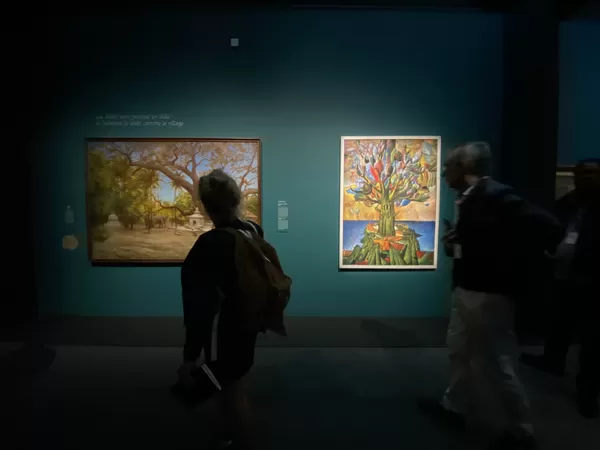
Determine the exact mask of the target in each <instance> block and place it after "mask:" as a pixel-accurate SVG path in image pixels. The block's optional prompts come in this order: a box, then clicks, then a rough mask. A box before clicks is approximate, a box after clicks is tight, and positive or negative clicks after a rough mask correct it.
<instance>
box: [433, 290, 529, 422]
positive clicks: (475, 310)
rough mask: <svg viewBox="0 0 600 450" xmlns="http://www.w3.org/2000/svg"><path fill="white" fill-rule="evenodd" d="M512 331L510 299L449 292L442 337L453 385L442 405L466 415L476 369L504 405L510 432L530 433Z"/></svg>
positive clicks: (512, 309)
mask: <svg viewBox="0 0 600 450" xmlns="http://www.w3.org/2000/svg"><path fill="white" fill-rule="evenodd" d="M513 325H514V305H513V304H512V302H511V300H510V299H509V298H507V297H505V296H503V295H498V294H487V293H484V292H474V291H467V290H465V289H462V288H456V289H455V290H454V292H453V295H452V311H451V316H450V325H449V327H448V336H447V344H448V349H449V353H450V361H451V364H452V379H451V382H450V386H449V387H448V389H447V390H446V393H445V395H444V399H443V401H442V404H443V405H444V406H445V407H446V408H447V409H450V410H453V411H456V412H459V413H462V414H466V413H467V408H468V403H469V397H470V388H471V380H472V373H473V366H477V369H478V372H479V373H481V374H482V376H483V377H484V378H485V381H486V382H487V384H488V385H489V386H490V388H491V389H492V390H493V394H494V395H496V396H497V397H498V398H499V399H500V401H501V402H502V404H503V405H504V408H505V410H506V412H507V414H508V419H509V421H510V428H511V431H515V432H523V431H524V432H526V433H532V432H533V430H532V426H531V421H530V417H529V416H530V409H529V402H528V400H527V395H526V393H525V390H524V388H523V385H522V384H521V382H520V381H519V378H518V377H517V375H516V373H515V370H514V367H515V364H514V358H515V356H516V353H517V351H518V345H517V340H516V336H515V334H514V331H513V330H514V328H513Z"/></svg>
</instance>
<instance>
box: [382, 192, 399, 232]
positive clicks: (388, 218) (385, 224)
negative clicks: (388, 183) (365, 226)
mask: <svg viewBox="0 0 600 450" xmlns="http://www.w3.org/2000/svg"><path fill="white" fill-rule="evenodd" d="M387 191H388V189H387V188H384V189H383V192H382V196H381V208H380V211H379V234H380V235H381V236H395V235H396V229H395V228H394V223H395V217H396V208H394V203H393V202H392V200H391V199H390V194H389V192H387Z"/></svg>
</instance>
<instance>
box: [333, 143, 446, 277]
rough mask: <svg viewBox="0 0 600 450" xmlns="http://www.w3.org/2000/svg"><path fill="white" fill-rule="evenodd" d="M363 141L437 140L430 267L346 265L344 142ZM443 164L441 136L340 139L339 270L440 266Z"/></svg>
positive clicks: (420, 267) (432, 268)
mask: <svg viewBox="0 0 600 450" xmlns="http://www.w3.org/2000/svg"><path fill="white" fill-rule="evenodd" d="M363 139H436V140H437V142H438V148H437V173H436V211H435V216H436V220H435V235H434V245H435V247H434V249H435V251H434V254H433V264H432V265H429V266H357V265H344V141H346V140H363ZM441 164H442V137H441V136H342V137H341V139H340V187H339V202H340V211H339V212H340V215H339V217H338V227H339V229H338V233H339V247H338V268H339V269H341V270H435V269H437V266H438V254H439V247H440V246H439V242H438V240H439V229H440V200H441V199H440V184H441Z"/></svg>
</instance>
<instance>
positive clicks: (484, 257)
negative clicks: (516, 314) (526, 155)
mask: <svg viewBox="0 0 600 450" xmlns="http://www.w3.org/2000/svg"><path fill="white" fill-rule="evenodd" d="M456 234H457V243H458V244H460V247H461V255H460V258H458V259H456V258H455V260H454V269H453V282H454V285H455V286H459V287H462V288H464V289H468V290H474V291H479V292H488V293H499V294H504V295H508V296H511V297H513V296H515V295H517V294H519V293H522V292H523V291H525V290H526V289H527V286H528V285H529V284H530V283H531V282H532V281H533V280H534V279H535V278H536V277H534V276H533V274H534V270H532V269H535V268H536V267H540V265H541V264H543V261H544V259H545V256H544V252H553V251H554V250H555V249H556V246H557V245H558V244H559V243H560V241H561V240H562V237H563V235H564V231H563V227H562V226H561V225H560V222H559V221H558V219H556V218H555V217H554V216H552V215H551V214H550V213H548V212H546V211H544V210H543V209H541V208H539V207H537V206H534V205H531V204H530V203H528V202H526V201H525V200H523V199H522V198H520V197H519V196H518V195H516V193H515V191H514V190H513V189H512V188H511V187H509V186H506V185H503V184H501V183H498V182H496V181H494V180H492V179H489V178H486V179H483V180H482V181H481V182H479V183H478V184H477V185H476V186H475V187H474V188H473V190H472V191H471V192H470V193H469V194H468V195H467V196H466V198H465V199H464V200H463V201H462V203H461V204H460V205H459V219H458V223H457V224H456Z"/></svg>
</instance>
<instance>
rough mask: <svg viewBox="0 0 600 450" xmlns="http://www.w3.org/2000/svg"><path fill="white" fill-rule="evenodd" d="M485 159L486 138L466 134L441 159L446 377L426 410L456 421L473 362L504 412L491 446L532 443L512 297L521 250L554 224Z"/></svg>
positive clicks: (547, 245) (538, 247)
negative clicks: (452, 209)
mask: <svg viewBox="0 0 600 450" xmlns="http://www.w3.org/2000/svg"><path fill="white" fill-rule="evenodd" d="M491 159H492V158H491V150H490V147H489V145H488V144H487V143H484V142H472V143H468V144H466V145H464V146H461V147H458V148H456V149H454V150H453V151H452V152H451V154H450V155H449V157H448V159H447V161H446V163H445V167H444V176H445V178H446V181H447V183H448V185H449V186H450V188H452V189H454V190H456V191H457V192H458V193H459V199H458V201H457V205H458V208H457V214H458V218H457V223H456V225H455V226H452V225H451V224H450V223H447V227H448V229H447V231H446V234H445V235H444V237H443V242H444V246H445V249H446V253H447V254H448V255H450V256H453V258H454V267H453V285H454V290H453V295H452V310H451V316H450V325H449V327H448V334H447V343H448V349H449V352H450V360H451V364H452V377H451V382H450V385H449V387H448V389H447V390H446V392H445V394H444V396H443V398H442V399H441V401H436V402H435V403H431V404H429V406H428V410H429V411H430V412H435V413H437V414H438V415H440V416H442V417H445V418H448V419H452V420H455V421H460V422H462V421H464V420H465V416H466V413H467V409H468V403H469V397H470V388H471V375H472V365H473V364H476V365H477V367H478V369H479V372H480V373H481V374H482V375H483V377H485V378H486V381H487V383H488V384H489V386H490V387H491V388H492V389H493V390H494V394H496V395H497V397H498V398H499V400H500V401H501V402H502V405H503V407H504V409H505V411H506V413H507V415H508V419H509V427H508V429H507V430H506V432H505V433H504V434H503V435H502V436H500V437H499V438H498V439H497V441H495V442H494V448H501V449H504V448H506V449H511V450H517V449H526V448H534V447H535V446H536V440H535V438H534V433H533V427H532V424H531V420H530V408H529V403H528V399H527V395H526V393H525V391H524V388H523V386H522V384H521V382H520V380H519V378H518V377H517V375H516V373H515V370H514V364H513V362H512V357H513V355H515V356H516V352H517V350H518V349H517V341H516V337H515V334H514V330H513V328H514V325H513V324H514V309H515V304H514V300H515V298H516V297H517V295H518V294H519V293H521V292H522V291H523V290H524V289H525V286H526V283H527V282H528V270H527V269H528V261H530V260H529V258H530V257H532V256H533V257H535V256H536V255H540V256H541V255H543V253H544V251H545V250H553V248H552V247H556V245H557V244H558V243H559V242H560V239H561V237H562V233H561V231H562V230H561V227H560V224H559V222H558V221H557V220H556V219H554V218H553V217H552V216H551V215H549V214H547V213H545V212H544V211H543V210H541V209H539V208H536V207H534V206H532V205H530V204H528V203H527V202H525V201H524V200H522V199H521V198H519V197H518V196H517V195H516V194H515V193H514V191H513V190H512V189H511V188H510V187H508V186H505V185H502V184H500V183H498V182H496V181H494V180H492V179H491V178H490V174H491Z"/></svg>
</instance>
